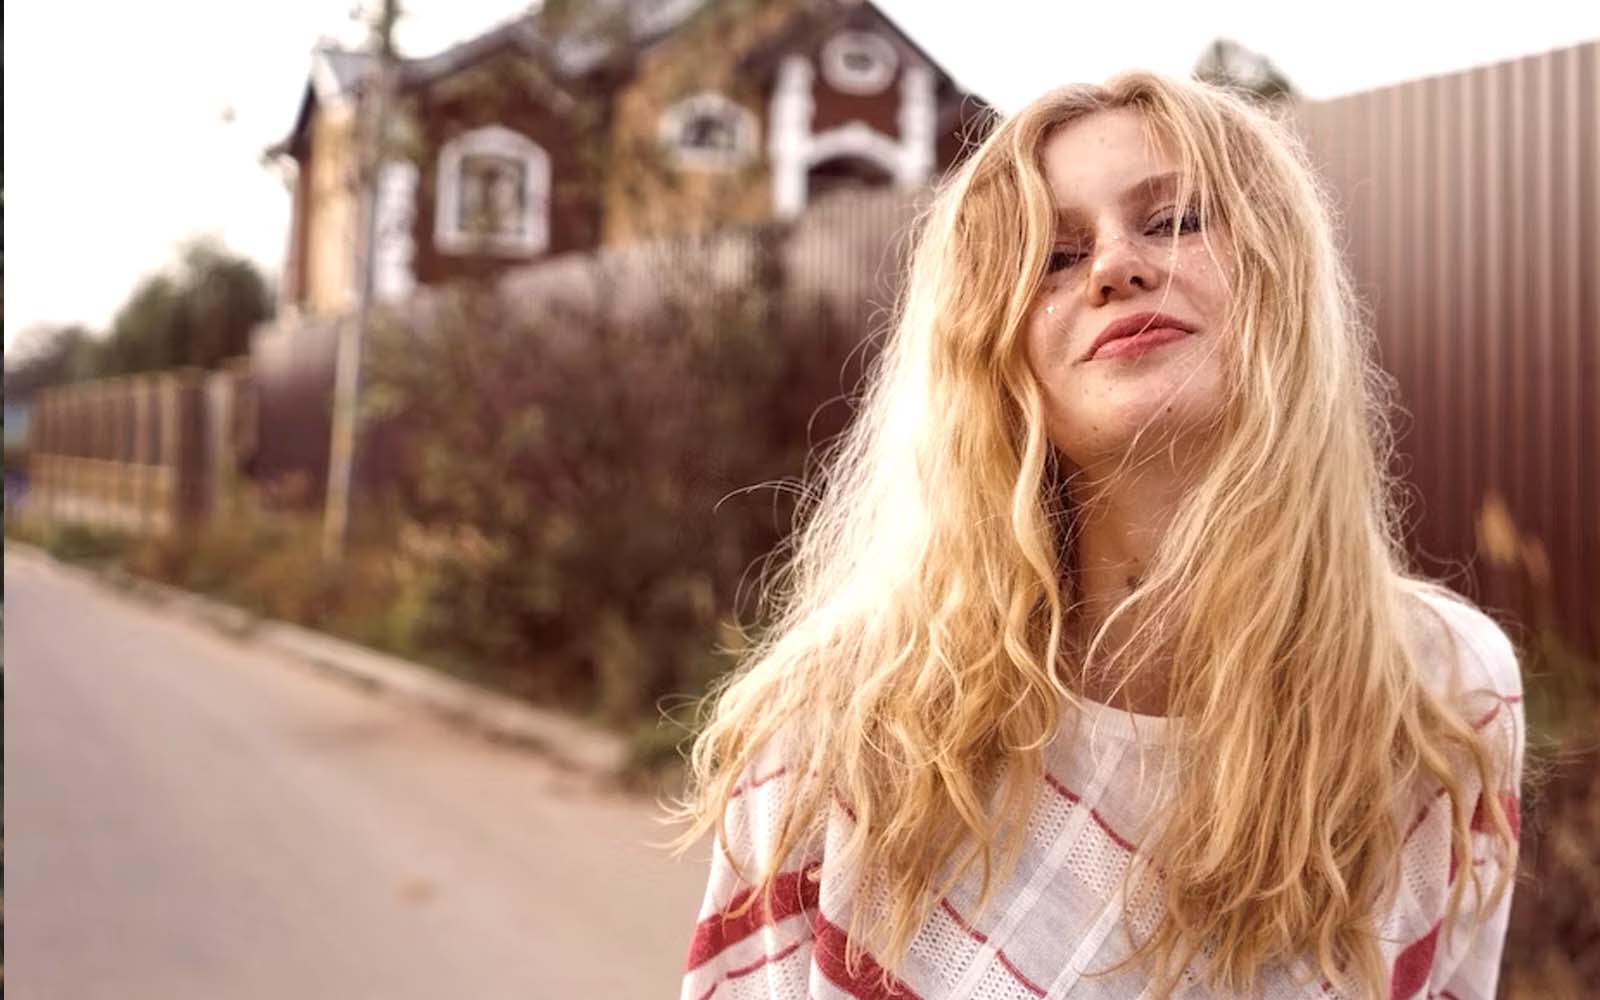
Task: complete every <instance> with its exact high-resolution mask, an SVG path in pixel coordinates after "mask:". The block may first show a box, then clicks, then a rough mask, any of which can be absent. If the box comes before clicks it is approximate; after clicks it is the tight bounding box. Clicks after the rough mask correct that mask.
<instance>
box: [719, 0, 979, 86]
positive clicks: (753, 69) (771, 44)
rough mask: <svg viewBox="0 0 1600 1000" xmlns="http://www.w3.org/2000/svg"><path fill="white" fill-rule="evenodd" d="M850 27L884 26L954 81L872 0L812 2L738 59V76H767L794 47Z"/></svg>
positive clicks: (931, 65) (946, 71)
mask: <svg viewBox="0 0 1600 1000" xmlns="http://www.w3.org/2000/svg"><path fill="white" fill-rule="evenodd" d="M830 8H831V9H830ZM849 28H883V29H887V30H888V31H889V33H890V34H892V35H893V36H894V39H895V41H896V42H898V43H899V44H901V45H904V46H905V47H906V48H907V49H909V50H910V51H911V52H913V53H915V54H916V56H917V58H918V59H921V60H922V61H923V62H924V63H926V64H927V65H928V66H929V67H930V68H932V69H934V70H935V71H937V72H938V73H939V75H940V76H941V77H943V78H944V79H945V80H947V81H950V82H952V83H953V82H954V78H953V77H952V76H951V74H950V72H949V70H946V69H945V68H944V67H943V66H941V65H940V64H939V62H938V60H936V59H934V58H933V57H932V56H931V55H929V54H928V53H927V50H925V49H924V48H923V47H922V46H921V45H918V44H917V43H916V41H915V40H914V39H913V38H912V37H911V36H910V35H908V34H906V33H905V31H904V30H903V29H902V28H901V27H900V25H899V24H897V23H895V20H894V18H892V17H890V16H889V15H888V14H886V13H884V12H883V11H882V10H881V9H880V8H879V7H878V5H877V4H875V3H872V2H871V0H832V2H824V3H817V4H812V5H810V6H809V7H807V8H806V9H805V10H801V11H798V12H796V13H795V14H794V16H793V17H791V18H790V19H789V24H788V25H787V26H785V27H784V28H783V29H782V30H780V31H778V32H776V33H774V34H773V35H772V36H771V37H769V38H768V39H767V40H766V41H765V42H763V43H762V44H761V45H758V46H756V47H755V48H753V49H751V50H750V52H748V53H747V54H746V55H745V57H744V58H743V59H741V60H740V61H739V72H740V74H741V75H748V76H753V77H755V78H757V79H766V78H768V77H769V76H771V75H772V74H773V73H775V72H776V71H777V67H778V63H779V61H780V60H781V59H782V58H783V56H784V55H785V54H787V53H789V52H792V51H794V50H795V49H796V48H810V47H813V46H815V45H819V44H821V43H822V41H823V40H824V39H826V38H827V37H828V36H829V35H832V34H833V33H834V32H837V31H840V30H843V29H849Z"/></svg>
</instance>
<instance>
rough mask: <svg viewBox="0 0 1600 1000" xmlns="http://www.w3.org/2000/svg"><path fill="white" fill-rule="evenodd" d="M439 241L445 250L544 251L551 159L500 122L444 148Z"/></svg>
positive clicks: (547, 236) (437, 224) (436, 221)
mask: <svg viewBox="0 0 1600 1000" xmlns="http://www.w3.org/2000/svg"><path fill="white" fill-rule="evenodd" d="M433 242H434V245H435V246H436V247H438V248H439V249H440V250H441V251H443V252H445V253H499V254H511V255H516V256H522V255H528V254H536V253H541V252H542V251H543V250H544V249H545V248H546V247H547V246H549V244H550V157H549V155H548V154H546V153H545V151H544V150H543V149H542V148H540V146H539V145H538V144H537V143H535V142H534V141H533V140H531V139H529V138H528V137H527V136H525V135H521V134H520V133H517V132H513V131H511V130H510V129H508V128H503V127H501V126H499V125H490V126H487V127H484V128H480V129H475V130H473V131H471V132H466V133H464V134H462V135H459V136H457V137H456V138H454V139H452V140H450V141H449V142H448V143H446V144H445V146H444V148H443V149H442V150H440V152H439V176H438V204H437V206H436V210H435V214H434V226H433Z"/></svg>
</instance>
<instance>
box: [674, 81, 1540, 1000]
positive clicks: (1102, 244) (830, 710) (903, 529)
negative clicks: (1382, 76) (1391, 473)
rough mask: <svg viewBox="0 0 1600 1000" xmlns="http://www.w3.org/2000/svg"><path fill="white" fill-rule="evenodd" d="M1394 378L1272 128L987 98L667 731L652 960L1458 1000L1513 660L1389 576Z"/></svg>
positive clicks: (1497, 848) (1208, 102) (1078, 987)
mask: <svg viewBox="0 0 1600 1000" xmlns="http://www.w3.org/2000/svg"><path fill="white" fill-rule="evenodd" d="M1385 385H1386V383H1385V381H1384V379H1383V376H1382V375H1381V374H1380V373H1379V371H1378V369H1377V368H1376V367H1375V365H1374V362H1373V360H1372V357H1371V344H1370V340H1369V336H1368V331H1367V330H1365V329H1364V328H1363V325H1362V320H1361V315H1360V310H1359V307H1358V305H1357V303H1356V301H1355V299H1354V297H1353V295H1352V292H1351V286H1350V282H1349V278H1348V276H1347V273H1346V271H1345V270H1344V267H1343V265H1342V263H1341V261H1340V256H1339V250H1338V244H1337V242H1336V237H1335V233H1334V229H1333V226H1332V224H1331V223H1330V219H1329V210H1328V207H1327V200H1326V197H1325V196H1324V195H1323V194H1322V192H1321V191H1320V190H1319V188H1318V186H1317V183H1316V181H1315V180H1314V179H1313V175H1312V172H1311V170H1310V169H1309V168H1308V165H1307V161H1306V158H1305V155H1304V152H1303V150H1302V149H1301V147H1300V146H1299V144H1298V142H1297V141H1296V140H1295V138H1294V137H1293V133H1292V132H1291V131H1290V130H1289V129H1288V127H1287V126H1285V125H1283V124H1280V123H1279V122H1278V121H1277V120H1276V119H1274V118H1272V117H1271V116H1269V115H1268V114H1266V113H1264V112H1263V111H1261V110H1258V109H1256V108H1254V107H1253V106H1251V105H1249V104H1248V103H1247V102H1244V101H1242V100H1240V99H1237V98H1235V97H1232V96H1230V95H1228V94H1227V93H1225V92H1223V91H1221V90H1218V89H1214V88H1210V87H1206V86H1204V85H1200V84H1196V83H1192V82H1185V81H1179V80H1174V79H1168V78H1164V77H1159V76H1156V75H1152V74H1148V73H1142V72H1140V73H1130V74H1126V75H1122V76H1119V77H1117V78H1114V79H1112V80H1111V81H1109V82H1108V83H1107V84H1106V85H1105V86H1103V87H1093V86H1074V87H1068V88H1065V89H1062V90H1058V91H1055V92H1053V93H1050V94H1047V95H1045V96H1044V97H1042V98H1040V99H1039V100H1037V101H1035V102H1034V103H1033V104H1031V105H1029V106H1028V107H1026V108H1024V109H1023V110H1022V111H1021V112H1019V113H1018V114H1016V115H1014V116H1013V117H1011V118H1009V119H1007V120H1006V121H1004V122H1002V123H1001V124H1000V125H999V126H998V127H997V128H996V129H995V130H994V131H993V133H992V134H990V135H989V137H988V138H987V139H986V140H985V141H984V142H983V143H982V145H981V146H980V147H979V148H978V149H977V150H976V151H975V152H974V153H973V154H972V155H971V156H970V157H969V158H968V159H967V160H966V161H965V163H964V165H963V166H962V167H960V168H959V169H958V170H957V171H956V172H955V173H954V174H953V175H952V176H951V177H950V178H949V179H948V180H947V181H946V182H945V183H944V185H943V187H942V189H941V191H940V193H939V195H938V197H937V199H936V201H935V203H934V205H933V207H932V209H931V211H930V212H929V214H928V216H927V218H926V219H925V220H924V223H923V226H922V229H921V232H920V237H919V240H918V244H917V249H916V252H915V254H914V259H913V263H912V267H911V274H910V277H909V281H908V285H907V289H906V291H905V293H904V298H903V302H902V304H901V308H900V311H899V316H898V322H897V326H896V328H895V330H894V332H893V335H892V337H891V338H890V340H889V342H888V343H887V345H886V347H885V351H884V353H883V354H882V356H881V359H880V361H879V363H878V367H877V369H876V370H875V372H874V377H873V379H872V381H871V384H870V387H869V390H868V392H867V394H866V399H865V402H864V406H863V408H862V410H861V411H860V413H859V414H858V417H857V420H856V422H855V423H854V424H853V426H852V429H851V430H850V431H849V433H848V435H847V437H846V438H845V440H844V441H843V442H842V444H841V445H840V447H839V448H838V449H837V450H836V451H835V452H834V453H833V454H832V455H831V456H830V460H829V462H828V464H827V469H828V471H827V475H826V478H825V481H823V482H822V483H820V484H819V487H820V488H819V490H818V491H817V492H818V493H819V494H820V500H819V501H817V502H816V504H815V505H814V506H813V507H812V508H811V509H809V510H807V511H806V512H805V517H804V520H803V522H802V524H803V527H802V528H801V530H800V531H799V533H798V535H797V537H796V540H795V545H794V549H793V553H792V556H793V558H792V559H791V560H790V562H789V563H788V566H787V569H786V571H785V575H784V576H783V577H782V578H781V581H780V585H779V586H778V587H777V588H776V590H775V591H774V594H775V596H776V597H777V598H778V604H777V612H776V615H775V617H774V620H773V621H772V623H771V627H770V629H769V630H768V631H767V632H766V633H764V638H763V639H762V640H761V641H760V642H759V644H758V645H757V646H755V647H754V648H753V649H752V650H751V651H750V653H749V655H748V657H747V660H746V662H745V663H744V664H743V665H742V667H741V668H740V669H739V670H737V671H735V672H734V674H733V675H732V676H731V677H730V678H729V679H728V681H727V683H726V684H725V685H724V686H722V687H721V688H720V689H719V691H718V692H717V695H716V698H715V707H714V711H713V713H712V714H711V716H710V718H709V720H708V722H707V724H706V726H705V728H704V730H703V731H702V733H701V735H700V737H699V739H698V741H697V742H696V744H695V747H694V751H693V758H692V765H693V774H694V777H695V779H696V782H695V785H694V791H693V794H692V795H691V796H690V798H689V800H688V801H687V802H686V803H685V804H684V810H683V813H682V815H683V816H684V817H686V818H688V819H690V820H692V824H691V829H689V830H688V831H687V832H686V833H685V835H684V838H683V840H682V841H681V844H682V845H684V846H687V845H688V844H689V843H692V842H693V841H694V840H695V839H696V838H697V837H699V836H700V835H701V834H703V833H704V832H705V831H707V830H714V831H715V833H716V848H715V851H714V854H713V860H712V871H711V879H710V885H709V886H708V888H707V892H706V897H705V903H704V905H703V907H702V911H701V914H700V921H699V924H698V926H697V927H696V929H695V931H694V937H693V942H692V944H691V947H690V955H689V960H688V971H687V974H686V976H685V979H684V981H683V984H682V994H683V996H684V997H685V998H688V1000H699V998H705V997H713V996H715V997H797V998H800V997H811V998H814V1000H823V998H827V997H840V996H853V997H879V996H897V997H924V998H933V997H982V998H997V997H1020V998H1032V997H1051V998H1055V997H1107V998H1126V1000H1133V998H1144V997H1169V996H1171V997H1188V998H1196V997H1235V996H1252V997H1258V996H1259V997H1360V998H1369V997H1394V998H1396V1000H1404V998H1407V997H1430V998H1431V997H1454V998H1455V1000H1472V998H1489V997H1492V996H1493V995H1494V990H1495V981H1496V976H1497V971H1498V965H1499V958H1500V952H1501V948H1502V944H1503V940H1504V934H1505V929H1506V920H1507V915H1508V912H1509V905H1510V898H1511V892H1510V888H1509V879H1510V877H1511V875H1512V874H1513V872H1514V868H1515V862H1516V847H1517V796H1518V794H1519V792H1520V787H1521V783H1520V769H1521V766H1522V753H1523V739H1524V729H1523V716H1522V709H1521V705H1520V700H1521V683H1520V679H1519V673H1518V664H1517V660H1516V656H1515V653H1514V651H1513V648H1512V646H1511V644H1510V642H1509V641H1508V639H1507V637H1506V635H1505V633H1504V632H1503V631H1502V630H1501V629H1500V628H1499V627H1498V626H1497V625H1496V624H1495V623H1494V622H1493V621H1492V620H1491V619H1490V618H1488V617H1487V616H1485V615H1484V614H1483V613H1482V612H1480V611H1478V610H1477V609H1475V608H1473V607H1472V606H1471V605H1470V604H1468V603H1466V602H1464V601H1462V600H1460V599H1457V598H1455V597H1454V596H1452V595H1451V593H1450V592H1449V591H1448V590H1447V589H1445V588H1443V587H1441V586H1437V585H1434V584H1431V583H1429V582H1426V581H1424V580H1421V579H1419V578H1417V577H1416V576H1414V575H1411V574H1410V573H1408V572H1407V569H1406V564H1405V559H1404V556H1403V549H1402V546H1401V544H1400V540H1399V538H1398V537H1397V519H1396V516H1395V511H1394V508H1393V506H1392V504H1393V499H1394V498H1393V490H1394V483H1392V482H1391V481H1390V480H1389V479H1388V478H1387V476H1386V470H1387V468H1388V460H1389V450H1390V447H1391V442H1390V439H1389V436H1388V431H1387V426H1386V423H1385V416H1384V415H1385V408H1386V405H1387V401H1386V400H1385V398H1384V386H1385Z"/></svg>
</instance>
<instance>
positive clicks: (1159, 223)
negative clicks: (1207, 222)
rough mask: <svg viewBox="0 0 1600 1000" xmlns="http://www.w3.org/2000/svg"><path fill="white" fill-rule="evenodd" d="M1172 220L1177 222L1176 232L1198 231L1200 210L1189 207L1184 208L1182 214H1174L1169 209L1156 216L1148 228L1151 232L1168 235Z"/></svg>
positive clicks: (1170, 232)
mask: <svg viewBox="0 0 1600 1000" xmlns="http://www.w3.org/2000/svg"><path fill="white" fill-rule="evenodd" d="M1174 222H1176V223H1178V232H1179V233H1180V234H1181V233H1198V232H1199V231H1200V210H1199V209H1197V208H1191V209H1188V210H1186V211H1185V212H1184V213H1183V215H1182V216H1178V215H1175V214H1173V213H1172V212H1171V211H1170V210H1169V211H1168V212H1167V213H1165V214H1163V215H1162V216H1161V217H1160V218H1158V219H1157V220H1156V221H1155V223H1154V224H1152V225H1151V227H1150V228H1151V231H1152V232H1153V233H1161V234H1162V235H1166V236H1170V235H1172V224H1173V223H1174Z"/></svg>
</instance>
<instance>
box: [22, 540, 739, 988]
mask: <svg viewBox="0 0 1600 1000" xmlns="http://www.w3.org/2000/svg"><path fill="white" fill-rule="evenodd" d="M4 612H5V623H4V624H5V632H4V639H5V655H4V666H5V898H4V903H5V937H6V940H5V974H4V975H5V991H6V992H7V993H9V994H10V995H11V996H12V998H13V1000H55V998H60V1000H96V998H101V997H106V998H112V997H114V998H118V1000H139V998H152V1000H156V998H159V1000H184V998H190V997H193V998H207V1000H212V998H234V997H238V998H255V997H273V998H287V997H296V998H323V997H326V998H339V1000H347V998H366V997H372V998H384V1000H387V998H396V1000H405V998H412V997H416V998H428V1000H446V998H448V1000H454V998H467V1000H475V998H484V1000H494V998H501V997H506V998H511V997H516V998H524V1000H525V998H544V997H552V998H565V997H573V998H587V997H619V998H632V997H640V998H649V997H673V996H676V995H677V990H678V982H679V975H680V969H681V967H682V961H683V958H684V955H685V953H686V950H687V945H688V938H689V933H690V931H691V929H692V925H693V920H694V914H695V911H696V909H697V907H698V905H699V902H700V895H701V892H702V891H703V889H704V885H705V877H706V858H707V856H708V854H709V847H708V846H707V845H706V844H705V843H702V844H701V845H699V846H698V847H697V848H696V849H695V850H694V851H692V852H691V853H690V854H689V855H688V856H686V857H685V858H684V859H683V860H682V861H677V860H674V859H672V858H671V857H670V856H669V855H668V854H667V853H666V852H665V851H664V850H661V849H658V848H656V847H652V846H650V844H651V842H652V841H661V840H664V839H665V838H666V837H667V836H668V835H669V834H670V833H671V832H672V830H671V829H670V828H668V827H665V826H662V825H661V824H659V823H658V822H657V821H656V815H657V813H656V809H655V806H654V803H652V802H651V801H649V800H648V799H641V798H637V797H631V796H627V795H623V794H621V793H617V792H611V791H607V790H604V789H602V788H600V787H598V786H597V785H596V783H595V782H594V781H592V780H590V779H587V778H585V777H583V776H580V775H575V774H571V773H567V772H563V771H561V770H560V769H558V768H556V767H554V766H552V765H551V764H548V763H546V762H545V761H544V760H543V759H541V758H539V757H537V756H534V755H530V754H529V753H527V752H524V751H519V750H515V749H510V748H505V747H500V746H496V745H494V744H491V743H489V742H487V741H485V740H483V739H481V738H478V737H475V736H472V735H470V734H468V733H464V732H461V731H459V730H458V729H455V728H453V727H451V726H450V725H449V724H448V723H446V722H443V721H440V720H437V719H435V718H433V717H431V716H428V715H426V714H424V713H422V712H420V711H418V710H416V709H412V708H407V707H404V706H402V705H398V704H393V703H390V702H386V701H384V700H383V699H381V698H378V697H376V696H374V695H372V694H370V693H367V692H363V691H361V690H358V689H355V688H353V687H351V686H349V685H346V684H342V683H340V682H338V681H336V680H334V679H332V678H329V677H326V676H324V675H322V674H320V673H317V672H316V671H314V670H312V669H310V668H308V667H305V666H304V665H301V664H299V663H296V662H293V661H291V660H289V659H287V658H285V657H281V656H279V655H277V654H271V653H264V652H261V651H258V650H253V649H252V648H251V647H250V646H249V645H248V644H244V643H239V642H235V641H234V640H231V639H228V638H226V637H224V636H222V635H220V634H217V633H213V632H210V631H208V630H205V629H203V628H201V627H198V626H195V625H191V624H187V623H183V622H178V621H174V620H171V619H168V618H165V617H163V616H162V615H161V613H160V612H159V610H156V609H151V608H148V607H145V606H142V605H140V604H138V603H137V602H135V601H133V600H132V599H130V598H126V597H123V596H121V595H117V594H114V593H108V592H107V591H106V590H105V589H104V588H102V587H100V586H97V585H94V584H92V583H89V582H87V581H84V580H81V579H79V578H76V577H74V576H71V575H69V574H67V573H65V572H63V571H62V570H60V569H58V568H56V567H54V566H52V565H49V564H45V563H42V562H40V561H39V560H38V559H37V558H26V559H23V558H13V557H11V556H8V557H7V558H6V561H5V600H4Z"/></svg>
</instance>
